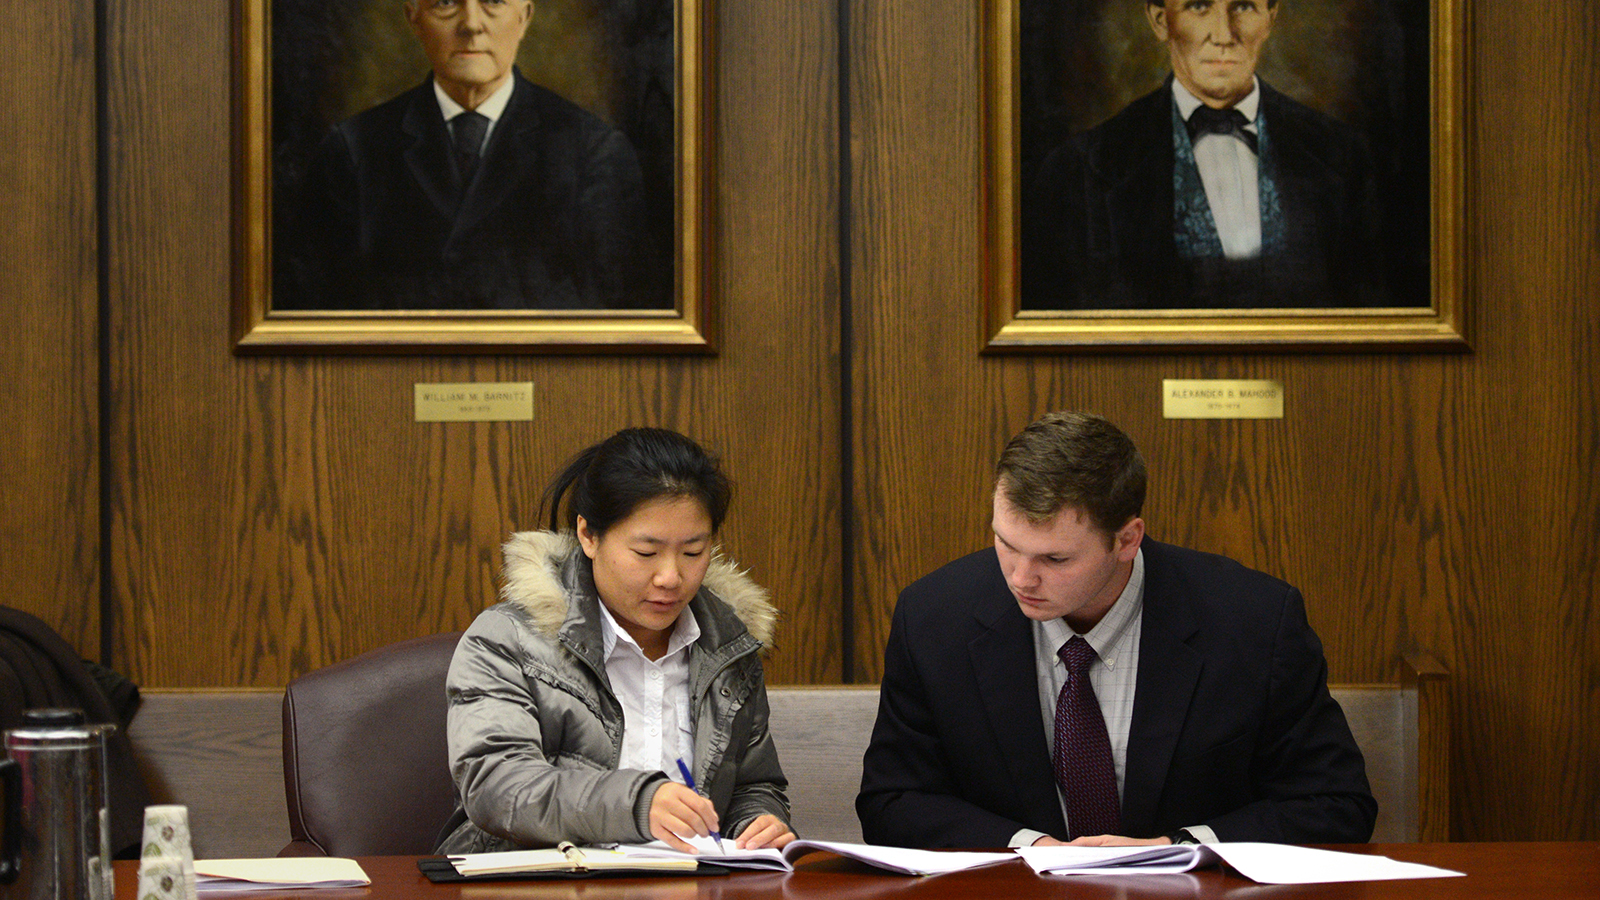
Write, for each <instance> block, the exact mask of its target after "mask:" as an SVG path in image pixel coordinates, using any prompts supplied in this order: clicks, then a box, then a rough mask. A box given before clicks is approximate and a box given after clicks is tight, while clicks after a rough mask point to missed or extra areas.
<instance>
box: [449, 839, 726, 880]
mask: <svg viewBox="0 0 1600 900" xmlns="http://www.w3.org/2000/svg"><path fill="white" fill-rule="evenodd" d="M449 860H450V865H451V867H452V868H454V869H455V871H456V873H457V874H458V875H461V876H463V877H466V878H472V877H477V876H485V875H518V874H526V875H540V874H570V875H583V874H589V873H606V872H613V873H614V872H637V873H639V874H669V873H673V872H693V871H695V870H696V869H698V868H699V867H700V861H699V860H698V859H696V858H695V857H693V856H690V855H689V854H686V853H685V854H679V855H678V856H677V857H667V856H646V855H636V854H628V853H624V852H622V851H620V850H613V849H609V848H603V847H579V846H577V845H575V844H573V843H571V842H569V841H562V842H561V843H560V844H558V845H556V846H555V847H551V848H547V849H544V850H503V851H500V852H497V853H467V854H463V855H461V856H452V857H449Z"/></svg>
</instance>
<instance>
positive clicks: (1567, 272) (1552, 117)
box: [1451, 5, 1600, 839]
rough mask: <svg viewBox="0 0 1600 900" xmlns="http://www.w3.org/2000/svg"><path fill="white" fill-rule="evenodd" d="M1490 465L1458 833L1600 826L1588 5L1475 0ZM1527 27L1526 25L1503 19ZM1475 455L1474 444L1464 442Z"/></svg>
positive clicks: (1597, 248)
mask: <svg viewBox="0 0 1600 900" xmlns="http://www.w3.org/2000/svg"><path fill="white" fill-rule="evenodd" d="M1474 14H1475V16H1476V17H1477V22H1476V25H1477V28H1476V32H1477V35H1478V36H1479V45H1478V46H1477V47H1476V48H1475V50H1476V52H1475V54H1474V61H1475V64H1476V66H1477V69H1478V77H1477V89H1478V96H1477V110H1478V116H1477V122H1476V128H1475V133H1474V138H1475V143H1476V146H1477V148H1478V149H1477V169H1478V190H1477V191H1476V198H1477V208H1476V209H1475V215H1476V220H1477V223H1478V229H1477V242H1476V247H1475V249H1476V250H1477V255H1478V260H1479V262H1478V268H1477V272H1478V275H1479V277H1480V278H1481V279H1482V281H1483V286H1482V290H1481V291H1480V295H1479V301H1480V303H1481V304H1482V308H1483V310H1484V321H1485V323H1486V326H1487V327H1485V328H1483V329H1481V331H1482V332H1483V334H1484V338H1485V340H1484V342H1483V343H1484V347H1483V350H1482V356H1483V357H1484V368H1485V372H1484V377H1483V378H1482V386H1483V398H1482V409H1481V415H1480V417H1479V419H1478V421H1477V422H1476V423H1475V426H1476V427H1474V428H1472V429H1471V431H1470V432H1468V431H1466V430H1465V429H1463V433H1462V434H1461V435H1460V437H1459V441H1460V442H1461V443H1462V444H1463V445H1464V446H1465V445H1466V444H1467V442H1468V441H1471V442H1472V444H1473V445H1476V446H1487V447H1489V448H1492V449H1487V450H1481V451H1478V452H1477V454H1476V455H1477V456H1478V458H1479V459H1480V460H1481V461H1482V464H1483V465H1484V469H1483V471H1482V476H1481V477H1482V481H1483V484H1481V485H1480V486H1479V489H1480V492H1481V495H1482V496H1481V499H1480V498H1474V502H1473V503H1472V505H1471V506H1467V507H1464V508H1463V509H1462V510H1461V515H1462V516H1463V517H1469V518H1470V521H1471V526H1470V527H1471V528H1472V529H1473V538H1474V548H1473V549H1474V551H1475V557H1474V559H1473V560H1472V562H1473V567H1472V570H1471V574H1472V575H1473V576H1475V577H1476V578H1478V579H1479V580H1477V581H1476V582H1475V583H1472V584H1467V585H1463V586H1462V590H1461V592H1460V594H1459V597H1458V602H1459V603H1460V614H1461V615H1462V618H1463V621H1462V624H1461V627H1460V628H1459V635H1460V637H1459V640H1458V649H1457V651H1456V653H1457V658H1458V661H1457V663H1456V665H1455V669H1457V670H1458V671H1460V672H1461V673H1462V674H1463V675H1466V676H1469V677H1470V683H1469V684H1468V685H1465V686H1464V687H1465V688H1466V689H1465V690H1464V691H1462V690H1460V689H1459V688H1458V693H1457V695H1456V698H1455V701H1456V706H1455V711H1454V721H1455V722H1456V735H1455V742H1454V746H1455V753H1454V755H1453V758H1452V762H1451V766H1452V771H1453V772H1454V773H1456V774H1455V781H1456V785H1457V793H1456V798H1455V799H1456V801H1457V802H1456V804H1455V807H1454V812H1453V818H1454V823H1455V834H1456V836H1457V837H1459V838H1466V839H1495V838H1497V837H1504V836H1512V835H1515V836H1518V837H1525V838H1531V839H1549V838H1555V837H1564V838H1569V839H1570V838H1590V839H1592V838H1595V837H1600V771H1596V768H1595V767H1594V766H1592V765H1586V764H1584V763H1581V762H1578V761H1579V760H1590V759H1594V758H1595V757H1596V755H1597V753H1600V722H1597V721H1596V718H1595V716H1594V711H1595V709H1596V701H1597V699H1600V690H1597V687H1596V686H1597V685H1600V653H1597V647H1600V644H1597V642H1596V640H1595V634H1596V630H1597V629H1596V624H1597V623H1596V619H1595V613H1594V606H1595V601H1596V595H1595V583H1594V573H1595V571H1596V568H1597V565H1600V551H1597V545H1596V537H1595V534H1596V528H1595V525H1596V523H1597V522H1600V490H1597V484H1596V476H1595V465H1596V458H1595V452H1596V447H1597V446H1600V433H1597V428H1596V414H1597V409H1600V407H1597V406H1596V404H1595V398H1596V395H1595V382H1596V379H1597V377H1600V372H1597V371H1596V363H1597V358H1596V355H1597V354H1596V347H1597V346H1600V344H1597V342H1596V338H1597V337H1600V334H1597V329H1596V324H1595V315H1594V298H1595V297H1596V296H1597V295H1600V182H1597V178H1596V176H1595V173H1594V156H1595V152H1596V149H1597V148H1600V143H1597V136H1600V119H1597V113H1596V109H1597V104H1600V67H1597V60H1596V50H1597V49H1600V48H1597V46H1596V41H1595V34H1596V33H1597V28H1600V18H1597V11H1596V10H1595V9H1594V8H1593V6H1592V5H1559V6H1556V7H1551V8H1549V9H1544V10H1542V14H1541V15H1539V16H1537V17H1534V18H1533V19H1528V20H1521V19H1518V18H1516V17H1515V16H1514V15H1513V14H1512V11H1511V10H1501V9H1495V8H1491V7H1489V6H1482V5H1480V6H1478V7H1476V8H1475V10H1474ZM1514 25H1515V26H1516V27H1517V28H1519V30H1520V32H1521V33H1520V35H1519V36H1517V37H1513V36H1512V35H1509V34H1506V33H1504V32H1503V31H1502V29H1505V28H1508V27H1513V26H1514ZM1463 455H1464V456H1465V452H1464V454H1463Z"/></svg>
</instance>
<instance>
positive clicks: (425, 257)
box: [273, 0, 672, 310]
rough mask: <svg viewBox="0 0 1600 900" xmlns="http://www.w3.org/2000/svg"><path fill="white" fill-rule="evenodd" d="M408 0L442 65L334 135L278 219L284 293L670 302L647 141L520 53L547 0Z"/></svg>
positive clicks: (332, 304) (375, 303)
mask: <svg viewBox="0 0 1600 900" xmlns="http://www.w3.org/2000/svg"><path fill="white" fill-rule="evenodd" d="M405 14H406V18H407V21H408V22H409V23H410V25H411V28H412V31H413V32H414V33H415V34H416V35H417V38H418V40H419V41H420V42H421V44H422V47H423V50H424V52H425V53H426V54H427V56H428V59H429V61H430V63H431V64H432V67H433V73H432V76H431V77H430V78H429V79H428V80H426V81H425V82H423V83H422V84H421V85H420V86H418V87H416V88H413V89H411V90H409V91H407V92H405V93H403V94H401V95H400V96H398V97H396V98H394V99H392V100H390V101H388V102H386V103H382V104H380V105H378V106H376V107H373V108H372V109H369V110H367V111H365V112H363V113H360V114H359V115H356V116H354V117H352V118H350V119H348V120H346V121H344V122H341V123H340V124H339V125H338V126H336V127H335V128H334V130H333V132H332V133H331V134H329V136H328V137H327V139H326V140H325V141H324V142H323V144H322V146H321V147H320V148H319V149H318V151H317V153H316V155H315V157H314V158H313V159H312V160H311V162H310V165H309V166H308V169H307V175H306V178H305V181H304V183H303V185H302V189H301V192H300V197H301V202H300V203H299V205H298V206H297V207H296V209H295V210H294V214H293V216H292V218H289V219H287V220H284V221H282V222H281V223H280V227H279V228H278V234H276V235H275V238H276V240H277V243H278V245H279V252H278V255H277V261H276V280H275V283H274V298H273V307H274V308H275V309H314V310H328V309H356V310H361V309H440V310H466V309H604V308H667V307H670V306H671V286H672V273H671V265H670V247H666V246H665V243H666V242H665V241H661V240H651V239H650V238H649V237H648V236H649V235H651V234H652V230H651V226H650V224H649V223H647V222H645V221H644V215H643V213H642V210H643V209H644V206H645V204H644V197H643V196H642V188H641V176H640V169H639V163H638V159H637V158H636V157H635V155H634V151H633V148H632V146H631V145H630V144H629V142H628V140H627V139H626V138H625V137H624V136H623V134H622V133H621V132H619V131H617V130H616V129H614V128H612V127H611V126H610V125H608V124H606V123H605V122H604V121H602V120H601V119H599V118H598V117H596V116H594V115H592V114H590V113H588V112H586V111H584V110H582V109H580V108H579V107H578V106H576V105H574V104H572V103H570V102H568V101H566V100H564V99H562V98H561V97H559V96H557V95H556V94H554V93H552V92H550V91H548V90H545V89H544V88H541V87H539V86H537V85H535V84H533V83H532V82H530V81H528V80H527V79H526V78H524V77H522V75H521V74H520V73H518V72H517V71H516V70H515V69H514V68H513V65H512V63H513V61H514V60H515V59H516V54H517V47H518V45H519V44H520V43H521V41H522V37H523V35H524V33H525V32H526V31H527V26H528V21H529V19H530V17H531V16H532V14H533V3H532V0H409V2H407V3H406V4H405Z"/></svg>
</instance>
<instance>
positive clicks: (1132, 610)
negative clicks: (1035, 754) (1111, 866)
mask: <svg viewBox="0 0 1600 900" xmlns="http://www.w3.org/2000/svg"><path fill="white" fill-rule="evenodd" d="M1143 611H1144V550H1142V549H1141V550H1140V551H1139V552H1138V553H1136V554H1134V557H1133V571H1132V572H1131V573H1130V574H1129V575H1128V583H1127V584H1126V585H1124V586H1123V588H1122V593H1121V594H1119V595H1118V596H1117V602H1115V603H1113V604H1111V609H1109V610H1107V611H1106V614H1105V616H1104V617H1103V618H1101V619H1100V621H1099V622H1098V623H1096V624H1095V626H1094V627H1093V628H1091V629H1089V633H1088V634H1085V635H1084V636H1083V639H1084V640H1085V641H1088V643H1089V646H1090V647H1093V648H1094V652H1095V653H1096V654H1098V655H1099V657H1100V658H1099V659H1098V660H1096V661H1094V662H1092V663H1090V664H1089V684H1090V685H1092V686H1093V687H1094V694H1095V699H1096V700H1097V701H1098V702H1099V704H1100V715H1101V717H1103V718H1104V719H1105V720H1106V736H1107V737H1108V738H1110V739H1111V762H1112V765H1113V767H1114V768H1115V769H1116V772H1117V796H1118V797H1119V798H1120V797H1121V796H1122V780H1123V772H1124V771H1125V769H1126V768H1127V762H1128V726H1129V723H1130V722H1132V721H1133V693H1134V688H1135V686H1136V684H1135V683H1136V681H1137V679H1138V675H1139V634H1140V632H1141V630H1142V627H1143V617H1142V616H1141V615H1140V614H1141V613H1142V612H1143ZM1076 633H1077V632H1075V631H1073V630H1072V628H1071V627H1070V626H1068V625H1067V623H1066V620H1064V619H1050V620H1048V621H1044V622H1039V621H1035V622H1034V623H1033V665H1034V672H1035V675H1036V676H1037V679H1038V684H1039V713H1040V715H1042V716H1043V717H1044V735H1045V738H1044V739H1045V749H1046V752H1047V753H1048V754H1051V755H1052V756H1053V754H1054V752H1055V746H1054V745H1055V723H1056V698H1057V697H1058V696H1060V694H1061V683H1062V682H1063V681H1065V680H1066V677H1067V667H1066V664H1065V663H1063V662H1062V661H1061V657H1060V656H1058V655H1057V651H1059V650H1060V649H1061V646H1062V645H1063V644H1065V643H1066V642H1067V641H1069V640H1071V639H1072V637H1073V635H1075V634H1076ZM1056 801H1057V802H1058V803H1060V804H1061V817H1062V818H1063V819H1065V818H1066V817H1067V802H1066V798H1064V797H1063V796H1062V795H1061V786H1060V785H1057V786H1056ZM1071 824H1072V823H1070V822H1068V823H1067V826H1068V830H1069V831H1070V829H1071ZM1041 837H1044V834H1043V833H1042V832H1038V831H1034V830H1032V829H1030V828H1024V829H1021V830H1019V831H1018V832H1017V833H1016V834H1015V835H1012V838H1011V846H1013V847H1026V846H1028V845H1030V844H1032V843H1033V842H1034V841H1036V840H1038V839H1039V838H1041Z"/></svg>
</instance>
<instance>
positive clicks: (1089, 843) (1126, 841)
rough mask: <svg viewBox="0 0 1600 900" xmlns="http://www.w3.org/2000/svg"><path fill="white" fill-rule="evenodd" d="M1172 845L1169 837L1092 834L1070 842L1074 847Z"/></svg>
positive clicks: (1069, 844)
mask: <svg viewBox="0 0 1600 900" xmlns="http://www.w3.org/2000/svg"><path fill="white" fill-rule="evenodd" d="M1170 843H1172V839H1171V838H1169V837H1165V836H1163V837H1158V838H1131V837H1123V836H1122V835H1120V834H1092V835H1086V836H1084V837H1081V838H1078V839H1077V840H1075V841H1069V842H1068V846H1072V847H1159V846H1161V845H1163V844H1170Z"/></svg>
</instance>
